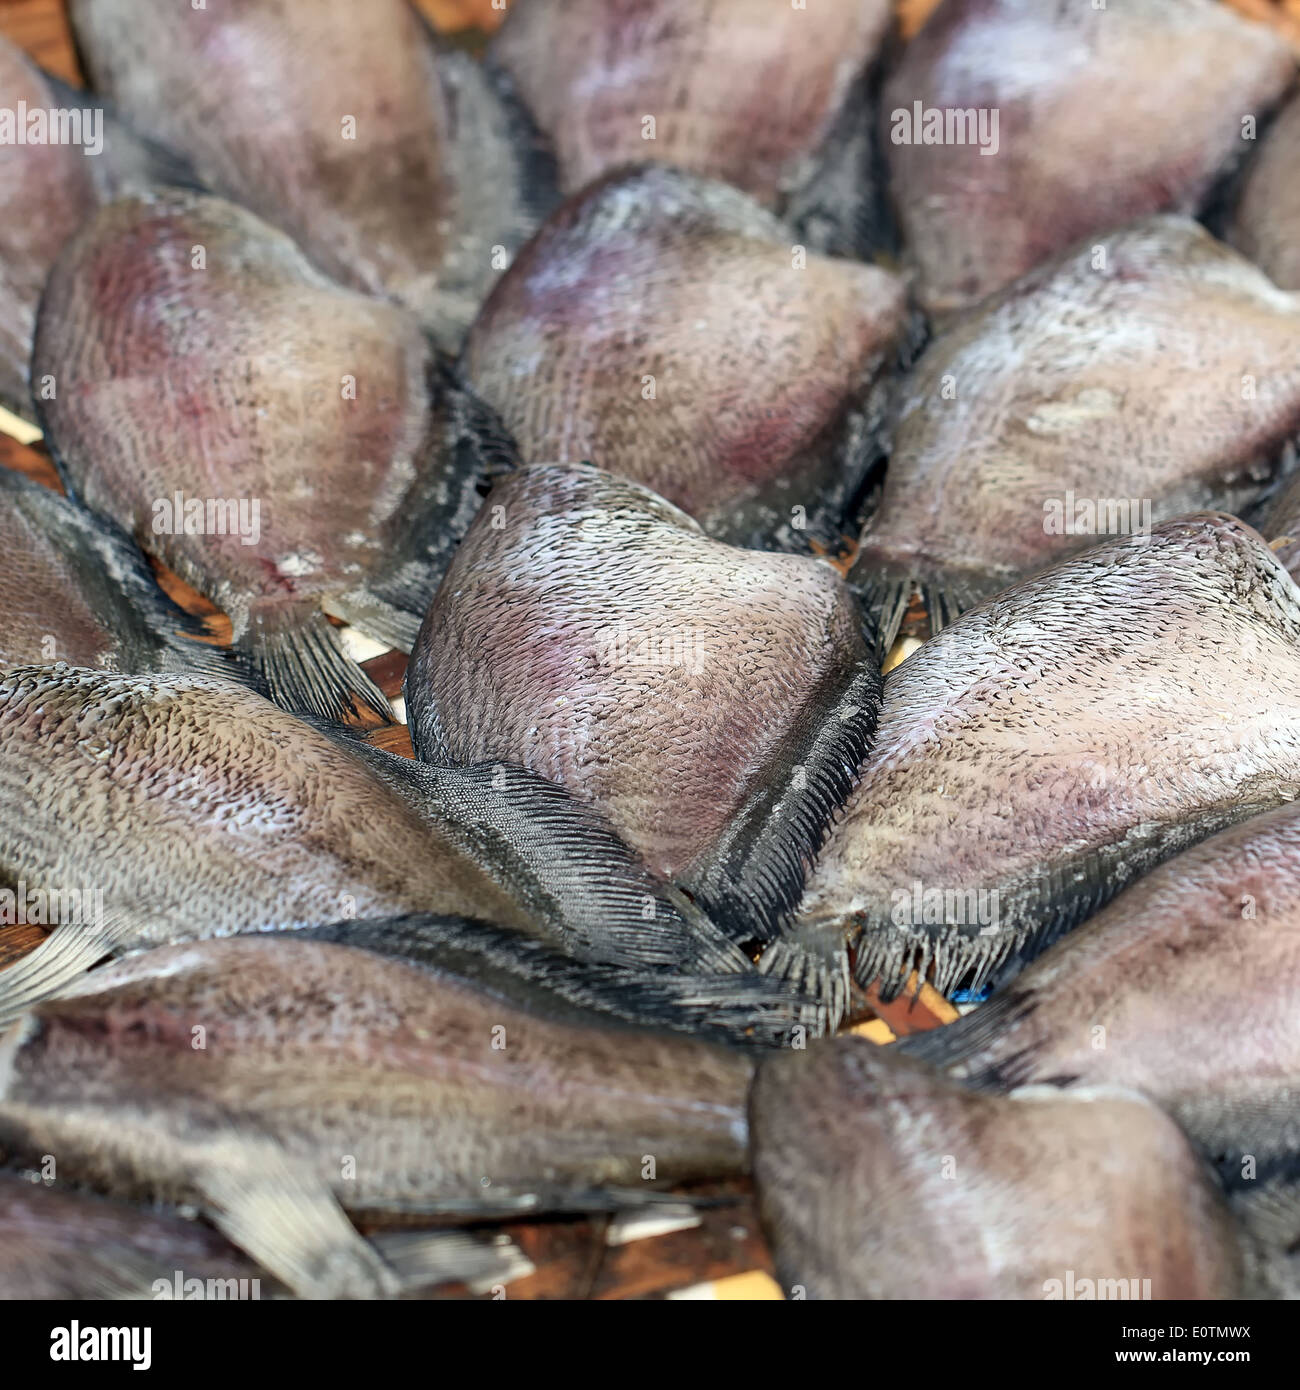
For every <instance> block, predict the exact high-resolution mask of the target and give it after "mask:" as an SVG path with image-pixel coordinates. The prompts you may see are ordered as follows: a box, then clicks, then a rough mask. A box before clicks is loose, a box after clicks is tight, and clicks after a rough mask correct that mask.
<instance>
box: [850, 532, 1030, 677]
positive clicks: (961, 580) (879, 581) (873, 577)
mask: <svg viewBox="0 0 1300 1390" xmlns="http://www.w3.org/2000/svg"><path fill="white" fill-rule="evenodd" d="M1005 583H1006V581H1005V580H1003V579H1000V578H998V577H997V576H995V575H983V574H976V573H972V572H969V571H957V570H944V569H943V568H941V567H929V566H926V567H922V566H913V565H899V564H895V563H892V562H888V561H886V562H884V563H881V561H880V560H879V557H878V556H876V555H875V553H874V552H873V551H872V550H871V549H870V548H868V549H865V550H864V551H863V554H862V555H861V557H860V558H859V559H858V561H857V563H856V564H855V565H854V567H853V569H852V570H851V571H850V573H849V584H850V586H851V587H852V588H853V589H854V591H855V592H856V593H857V594H858V596H859V597H860V598H861V600H862V603H863V606H864V607H865V608H866V610H867V613H868V615H869V616H870V617H871V618H872V620H873V621H874V622H875V625H876V629H877V631H878V633H879V635H880V644H881V651H882V654H884V653H888V651H889V649H890V648H891V647H892V646H893V645H894V641H895V639H896V638H897V637H898V633H899V629H900V628H901V627H902V625H903V619H904V617H906V615H907V609H908V605H909V604H910V603H911V600H912V595H913V594H918V595H919V596H920V599H921V603H922V605H923V606H924V608H925V614H926V618H927V619H928V621H929V626H930V634H931V636H933V635H935V634H936V633H939V632H942V631H943V629H944V628H945V627H948V626H949V625H950V624H952V623H954V622H956V620H957V619H958V618H959V617H960V616H961V615H962V614H963V613H965V612H966V611H967V610H968V609H970V608H974V607H975V605H976V604H978V603H982V602H983V601H984V600H985V599H986V598H989V597H991V596H992V595H993V594H995V593H997V592H998V591H999V590H1000V589H1002V588H1004V587H1005Z"/></svg>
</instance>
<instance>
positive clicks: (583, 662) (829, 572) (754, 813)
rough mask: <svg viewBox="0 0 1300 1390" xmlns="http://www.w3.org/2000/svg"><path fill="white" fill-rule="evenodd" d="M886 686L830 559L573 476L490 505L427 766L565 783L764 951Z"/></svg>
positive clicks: (440, 680)
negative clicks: (750, 546) (511, 770)
mask: <svg viewBox="0 0 1300 1390" xmlns="http://www.w3.org/2000/svg"><path fill="white" fill-rule="evenodd" d="M611 557H617V561H616V562H614V561H613V560H612V559H611ZM879 687H880V677H879V669H878V665H877V662H876V658H875V652H874V649H873V647H872V646H871V644H870V643H869V642H868V641H867V639H866V637H865V636H864V633H863V623H862V615H861V613H860V611H859V610H858V607H857V605H856V603H855V602H854V600H853V597H852V595H851V594H850V592H849V590H848V588H847V586H846V585H845V584H844V582H843V581H842V580H841V579H840V577H839V575H837V574H836V573H835V571H834V570H833V569H832V568H831V567H830V566H828V565H826V564H823V563H822V562H820V561H817V560H813V559H811V558H810V557H806V556H793V555H776V554H771V553H768V552H758V551H745V550H738V549H736V548H733V547H731V546H727V545H723V544H721V543H720V542H718V541H715V540H712V539H710V538H709V537H707V536H705V535H704V534H703V533H702V532H701V530H700V529H699V527H698V526H697V525H696V524H695V523H694V522H692V521H691V519H690V518H689V517H687V516H686V515H685V514H683V513H682V512H680V511H678V510H677V509H676V508H675V507H672V506H670V505H669V504H668V503H667V502H665V501H664V500H663V499H662V498H659V497H657V496H656V495H655V494H654V493H652V492H651V491H650V490H649V489H648V488H644V487H640V486H638V485H637V484H635V483H631V482H628V481H625V480H623V479H620V478H615V477H613V476H611V475H610V474H608V473H604V472H602V471H601V470H599V469H595V468H591V467H586V466H582V465H558V464H556V465H537V466H533V467H529V468H524V469H520V470H519V471H517V472H516V473H514V474H513V475H511V476H510V477H509V478H507V479H505V480H503V481H502V482H501V483H500V484H499V485H498V486H497V487H496V488H495V489H494V490H493V492H492V493H491V494H490V497H489V500H488V502H487V504H486V505H485V506H484V508H483V511H482V512H481V513H480V514H479V517H478V518H477V519H476V521H475V523H474V525H473V526H472V527H471V529H470V531H469V534H468V535H467V536H466V539H465V541H464V543H463V544H462V545H461V547H460V549H459V550H458V551H457V553H456V556H455V558H454V559H453V562H452V565H451V567H450V569H449V570H448V572H447V575H446V578H445V579H444V581H443V584H442V586H441V588H440V589H439V591H438V594H437V596H436V597H435V599H434V602H433V605H432V607H431V608H430V610H429V614H428V617H427V618H426V620H425V625H424V628H423V629H422V631H421V633H420V637H419V640H418V641H417V642H416V645H415V649H414V651H413V652H412V655H411V663H410V666H409V667H408V669H407V675H406V686H405V694H406V702H407V711H408V715H409V718H410V727H411V737H412V741H413V743H414V745H415V748H416V751H417V753H418V754H419V756H420V757H422V758H425V759H428V760H430V761H433V762H449V763H451V764H453V765H456V764H464V763H475V762H482V761H485V760H490V759H503V760H506V761H509V762H517V763H521V764H522V765H523V766H525V767H528V768H530V769H532V770H533V771H534V772H537V773H540V774H542V775H543V776H545V777H548V778H550V779H551V780H553V781H555V782H557V783H559V784H561V785H562V786H565V787H567V788H568V789H569V790H570V791H571V792H572V793H573V795H574V796H576V797H577V798H579V799H580V800H582V801H584V802H587V803H589V804H590V805H592V806H594V807H596V808H597V809H598V810H599V811H601V812H602V813H603V814H604V815H606V816H608V818H609V820H610V822H611V823H612V824H613V826H614V827H615V829H616V830H617V831H618V833H619V834H620V835H621V836H622V837H623V838H624V839H625V840H626V841H627V842H628V844H630V845H631V846H632V847H633V848H634V849H635V850H637V851H638V852H639V853H640V854H641V856H642V857H643V859H644V860H645V861H646V863H647V864H648V865H649V866H650V867H651V868H652V869H653V870H655V871H656V872H658V873H660V874H662V875H663V876H664V877H666V878H673V879H676V880H678V881H680V882H681V883H682V884H683V885H684V886H685V887H687V888H688V889H689V890H690V891H691V892H692V893H694V894H695V895H696V896H697V898H700V899H701V901H702V902H703V904H704V905H705V907H706V909H707V910H708V911H709V912H710V915H712V916H714V918H715V920H718V921H719V922H720V924H721V925H724V926H726V927H728V928H729V929H730V930H731V932H732V935H733V936H734V938H735V939H736V940H738V941H745V940H752V939H754V938H760V939H761V938H763V937H764V936H765V935H768V934H770V930H771V928H772V926H773V925H774V923H775V921H776V920H777V919H778V918H779V916H780V914H781V912H782V910H783V909H786V908H788V907H792V906H793V905H794V903H795V902H796V901H797V899H798V894H799V889H800V887H801V885H802V881H803V876H804V873H805V871H806V866H807V864H808V862H809V861H810V860H811V859H812V857H813V856H814V855H815V853H816V850H817V847H818V845H819V844H820V843H821V840H822V837H823V836H824V834H825V832H826V827H827V824H828V822H829V820H830V817H831V815H832V813H833V811H834V809H835V807H836V806H837V805H838V804H839V802H841V801H842V800H843V799H844V797H845V796H846V795H847V794H848V791H849V788H850V787H851V785H852V779H853V774H854V772H855V770H856V768H857V767H858V765H859V763H860V762H861V760H862V758H863V757H864V756H865V753H866V750H867V748H868V746H869V745H870V741H871V735H872V732H873V730H874V727H875V719H876V712H877V708H878V704H877V702H878V698H879Z"/></svg>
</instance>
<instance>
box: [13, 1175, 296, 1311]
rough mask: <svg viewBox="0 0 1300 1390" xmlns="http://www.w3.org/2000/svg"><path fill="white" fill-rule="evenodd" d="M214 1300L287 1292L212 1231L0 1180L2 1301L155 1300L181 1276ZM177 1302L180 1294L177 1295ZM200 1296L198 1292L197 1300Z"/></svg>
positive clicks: (73, 1193) (91, 1199) (116, 1204)
mask: <svg viewBox="0 0 1300 1390" xmlns="http://www.w3.org/2000/svg"><path fill="white" fill-rule="evenodd" d="M178 1275H179V1276H180V1280H181V1288H182V1290H183V1289H184V1284H185V1281H186V1280H199V1281H201V1283H202V1285H203V1287H204V1289H205V1291H207V1290H214V1289H220V1290H221V1292H220V1293H208V1295H207V1296H210V1297H213V1296H215V1297H221V1298H225V1297H227V1296H229V1297H230V1298H236V1297H239V1296H240V1288H241V1284H240V1281H243V1285H242V1288H243V1297H246V1298H261V1297H263V1296H265V1297H267V1298H272V1297H275V1296H277V1295H278V1296H281V1297H283V1295H284V1289H283V1288H282V1287H281V1286H280V1285H279V1284H278V1283H277V1282H276V1281H275V1280H273V1279H271V1278H270V1277H269V1276H268V1275H266V1274H265V1273H264V1271H262V1270H261V1269H259V1268H258V1266H257V1265H255V1264H254V1263H253V1262H252V1261H251V1260H249V1259H248V1258H247V1257H246V1256H245V1255H242V1254H241V1253H240V1252H239V1251H238V1250H237V1249H236V1248H235V1247H234V1246H233V1245H231V1244H230V1242H229V1241H228V1240H226V1239H225V1238H224V1237H223V1236H219V1235H217V1234H216V1232H215V1231H211V1230H209V1229H208V1228H206V1227H204V1226H201V1225H199V1224H198V1223H197V1222H194V1221H187V1220H186V1219H185V1218H183V1217H180V1216H172V1215H166V1214H164V1213H161V1212H155V1211H148V1210H145V1209H142V1208H140V1207H134V1206H129V1205H127V1204H126V1203H124V1202H112V1201H106V1200H105V1199H103V1198H101V1197H94V1196H91V1195H89V1194H86V1193H82V1192H77V1191H75V1190H72V1189H68V1188H60V1187H47V1186H45V1185H44V1184H42V1183H33V1182H28V1181H27V1180H26V1179H24V1178H20V1177H0V1300H6V1299H23V1300H29V1299H42V1300H44V1299H83V1298H85V1299H121V1298H152V1297H155V1296H157V1295H158V1294H159V1292H160V1290H159V1288H158V1286H159V1285H160V1284H161V1285H165V1286H166V1288H167V1289H168V1290H169V1291H170V1292H169V1293H168V1294H166V1295H163V1296H165V1297H172V1296H174V1294H175V1288H176V1280H177V1276H178ZM180 1296H183V1294H182V1295H180ZM200 1296H202V1295H200Z"/></svg>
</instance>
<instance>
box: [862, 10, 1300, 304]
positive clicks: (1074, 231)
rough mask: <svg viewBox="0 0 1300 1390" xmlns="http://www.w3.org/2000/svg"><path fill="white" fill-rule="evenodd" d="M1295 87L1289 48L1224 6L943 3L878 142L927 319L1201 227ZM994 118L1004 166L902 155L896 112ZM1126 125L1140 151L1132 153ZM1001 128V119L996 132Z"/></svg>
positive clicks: (994, 158) (934, 152) (907, 150)
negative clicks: (983, 113)
mask: <svg viewBox="0 0 1300 1390" xmlns="http://www.w3.org/2000/svg"><path fill="white" fill-rule="evenodd" d="M1294 75H1295V60H1294V58H1293V56H1292V55H1291V52H1290V50H1289V48H1288V46H1287V45H1286V43H1285V42H1284V41H1283V40H1282V39H1281V38H1280V36H1278V35H1277V34H1276V33H1274V32H1273V31H1272V30H1271V29H1270V28H1269V27H1267V26H1266V25H1262V24H1255V23H1251V22H1249V21H1247V20H1245V19H1242V18H1241V17H1240V16H1238V15H1236V14H1234V13H1233V12H1232V11H1231V10H1230V9H1229V8H1228V7H1227V6H1226V5H1221V4H1218V3H1215V0H1126V3H1125V4H1123V5H1110V6H1107V7H1105V8H1102V9H1098V8H1096V7H1095V6H1090V5H1086V4H1084V5H1065V4H1055V5H1049V4H1043V3H1041V0H946V3H943V4H941V5H940V6H939V8H938V9H937V10H936V11H935V13H934V14H933V15H932V16H931V17H930V19H929V21H928V22H927V24H926V25H925V27H924V28H923V29H922V30H921V32H920V33H919V34H918V35H917V36H916V38H914V39H913V40H912V41H911V43H909V44H908V45H907V47H906V49H905V50H904V51H903V54H902V57H901V59H900V61H899V63H898V65H897V66H896V67H895V69H894V71H893V72H892V73H891V75H890V76H889V78H888V79H887V81H886V83H885V87H884V92H883V100H882V104H881V125H882V136H881V141H882V144H883V146H884V149H885V152H886V155H887V158H888V161H889V167H890V175H891V191H892V195H893V199H894V204H895V211H896V213H897V216H898V220H899V223H900V226H901V229H902V234H903V238H904V242H905V243H906V244H907V246H908V248H909V252H910V255H911V257H912V259H913V260H914V261H915V262H916V264H917V265H918V267H919V270H920V283H919V285H918V293H919V295H920V298H921V301H922V303H923V305H924V306H925V308H926V309H927V310H929V311H931V312H944V311H949V310H954V309H961V308H965V307H967V306H969V305H971V304H974V303H976V302H977V301H978V300H980V299H982V298H984V297H985V296H986V295H988V294H991V293H993V292H994V291H995V290H998V289H1000V288H1002V287H1003V286H1004V285H1008V284H1010V283H1011V282H1012V281H1013V280H1015V279H1016V278H1017V277H1018V276H1020V275H1023V274H1024V273H1025V272H1026V271H1028V270H1031V269H1032V268H1033V267H1034V266H1035V265H1037V264H1038V263H1039V262H1041V261H1043V260H1045V259H1047V258H1049V257H1051V256H1053V255H1056V254H1057V253H1058V252H1060V251H1062V250H1063V249H1064V248H1065V247H1067V246H1070V245H1071V244H1073V243H1074V242H1077V241H1080V240H1082V239H1083V238H1085V237H1095V236H1096V235H1098V234H1100V233H1104V232H1108V231H1110V230H1111V229H1112V228H1114V227H1117V226H1121V225H1123V224H1124V223H1126V222H1130V221H1133V220H1135V219H1137V218H1139V217H1143V216H1145V215H1147V214H1149V213H1154V212H1164V211H1169V212H1183V213H1194V212H1196V211H1198V210H1199V209H1200V208H1201V207H1202V206H1203V205H1204V204H1205V203H1206V202H1207V200H1208V198H1209V196H1210V194H1211V193H1212V192H1213V190H1214V189H1215V187H1216V185H1217V184H1218V183H1219V182H1220V181H1221V180H1222V179H1223V177H1224V176H1225V173H1226V172H1227V170H1228V169H1230V167H1231V165H1232V163H1233V161H1234V160H1239V159H1241V158H1242V157H1243V156H1244V154H1246V153H1247V152H1248V151H1249V149H1250V146H1249V143H1248V142H1246V141H1244V140H1243V138H1242V129H1243V127H1242V121H1243V119H1244V118H1245V117H1247V116H1254V117H1255V118H1256V119H1258V118H1260V117H1261V116H1263V115H1264V114H1265V113H1266V112H1267V111H1268V110H1269V109H1270V108H1272V107H1273V106H1274V105H1275V104H1276V103H1277V102H1278V100H1279V99H1280V98H1281V97H1282V96H1283V94H1284V93H1285V91H1286V89H1287V87H1288V86H1289V85H1290V84H1291V82H1292V80H1293V78H1294ZM918 101H919V102H921V103H922V109H923V111H929V110H932V109H937V110H942V111H946V110H948V109H954V110H967V109H975V110H976V111H978V110H980V109H984V110H996V111H998V113H999V117H998V125H999V131H998V144H999V148H998V152H997V153H996V154H995V155H983V154H981V152H980V148H979V147H978V146H977V145H976V144H971V143H969V142H968V143H965V144H957V143H953V144H947V143H944V144H931V145H922V144H915V143H911V144H908V143H902V142H899V143H895V141H894V139H893V136H894V134H895V132H897V133H898V134H900V135H902V134H904V133H905V132H904V131H903V128H902V124H901V121H899V122H898V123H897V124H896V123H895V116H894V113H895V112H898V111H905V112H907V113H911V114H913V116H914V111H915V105H914V104H915V103H916V102H918ZM1099 110H1104V111H1122V112H1124V113H1125V118H1126V119H1127V120H1128V121H1129V122H1130V123H1131V124H1133V125H1136V126H1139V127H1140V128H1141V130H1142V138H1141V139H1136V138H1127V137H1126V135H1125V134H1124V133H1123V132H1120V133H1119V134H1118V136H1117V132H1116V129H1115V127H1114V125H1113V124H1110V123H1108V122H1106V121H1099V120H1097V118H1096V115H1097V112H1098V111H1099ZM990 119H991V118H990Z"/></svg>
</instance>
